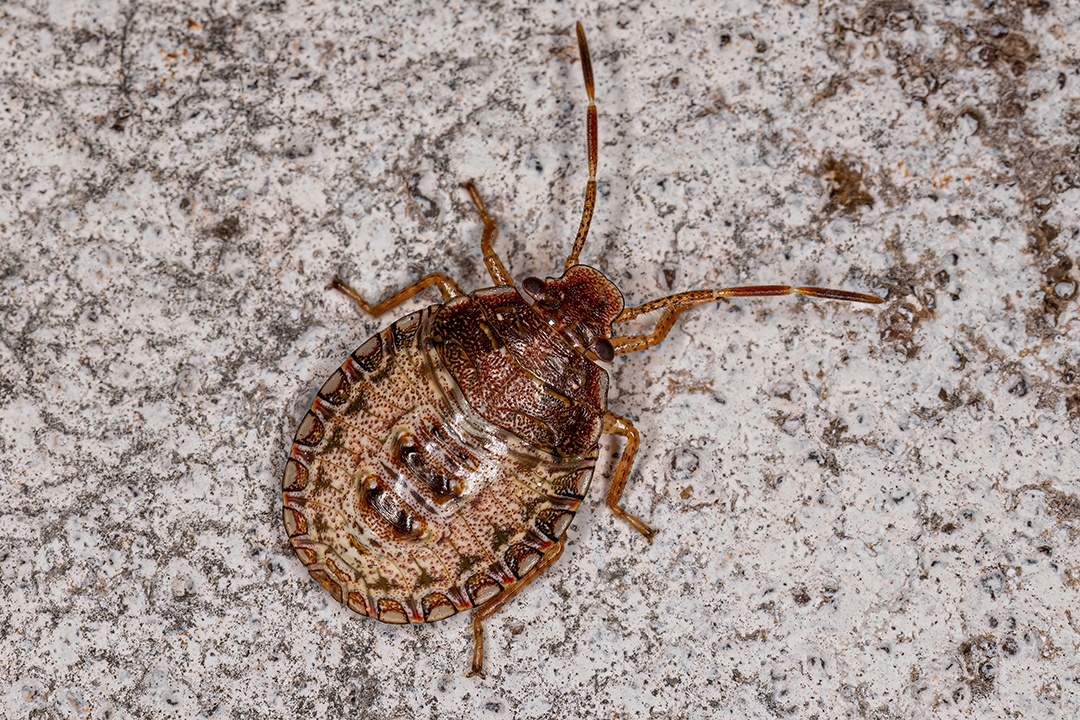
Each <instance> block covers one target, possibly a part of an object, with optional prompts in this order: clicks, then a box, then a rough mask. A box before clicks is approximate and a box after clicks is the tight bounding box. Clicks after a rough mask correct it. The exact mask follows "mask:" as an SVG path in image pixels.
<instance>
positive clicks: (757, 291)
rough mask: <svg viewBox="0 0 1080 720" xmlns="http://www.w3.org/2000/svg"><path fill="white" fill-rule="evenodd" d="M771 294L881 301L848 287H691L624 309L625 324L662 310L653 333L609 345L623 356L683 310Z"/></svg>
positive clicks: (662, 331) (663, 330)
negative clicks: (727, 299) (714, 288)
mask: <svg viewBox="0 0 1080 720" xmlns="http://www.w3.org/2000/svg"><path fill="white" fill-rule="evenodd" d="M773 295H806V296H808V297H814V298H822V299H825V300H844V301H846V302H860V303H870V304H873V305H876V304H878V303H881V302H884V301H883V300H882V299H881V298H879V297H875V296H874V295H866V294H864V293H857V292H851V291H850V290H835V289H833V288H819V287H792V286H791V285H749V286H746V287H732V288H718V289H716V290H691V291H690V292H684V293H679V294H678V295H669V296H668V297H665V298H660V299H659V300H653V301H651V302H647V303H645V304H644V305H639V306H637V307H635V308H626V309H625V310H623V311H622V313H620V314H619V317H617V318H615V322H616V323H624V322H629V321H630V320H633V319H634V318H636V317H638V316H639V315H644V314H645V313H650V312H654V311H656V310H663V311H664V312H663V314H662V315H660V319H659V320H657V321H656V326H655V327H654V328H653V330H652V332H649V333H646V334H643V335H622V336H619V337H613V338H611V345H612V347H614V348H615V354H616V355H622V354H624V353H628V352H634V351H635V350H644V349H645V348H647V347H652V346H653V345H656V344H657V343H659V342H661V341H662V340H663V339H664V338H665V337H667V334H668V331H670V330H671V326H672V325H674V324H675V320H676V319H677V318H678V317H679V315H680V314H682V312H683V311H685V310H689V309H690V308H694V307H697V306H698V305H704V304H706V303H710V302H715V301H717V300H720V299H722V298H730V297H768V296H773Z"/></svg>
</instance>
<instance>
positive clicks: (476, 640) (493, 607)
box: [465, 534, 566, 677]
mask: <svg viewBox="0 0 1080 720" xmlns="http://www.w3.org/2000/svg"><path fill="white" fill-rule="evenodd" d="M565 543H566V535H565V534H563V536H562V537H561V538H559V540H558V541H557V542H556V543H555V544H554V545H553V546H552V547H551V549H550V550H549V551H548V553H547V554H546V555H544V557H543V558H541V560H540V562H538V563H536V564H535V565H533V566H532V568H531V569H530V570H529V572H527V573H525V575H523V576H522V578H521V579H520V580H518V581H517V582H516V583H514V585H512V586H511V587H510V589H508V590H506V591H504V592H503V593H502V594H501V595H497V596H496V597H493V598H492V599H491V600H488V601H487V603H485V604H484V605H481V606H480V607H478V608H476V609H474V610H473V615H472V635H473V653H472V670H470V671H469V672H468V673H466V674H465V676H466V677H472V676H474V675H479V676H480V677H484V628H483V626H482V624H481V623H482V622H483V621H484V620H487V619H488V618H489V617H491V616H492V615H494V614H495V613H497V612H498V611H499V610H501V609H502V607H503V605H505V604H506V603H508V602H510V600H511V599H512V598H513V597H514V596H515V595H517V594H518V593H519V592H521V591H522V590H524V589H525V586H526V585H528V584H529V583H531V582H532V581H533V580H535V579H536V578H537V577H539V576H540V575H541V574H542V573H543V572H544V571H545V570H547V569H548V568H549V567H551V566H552V565H553V564H555V561H556V560H558V559H559V556H560V555H562V551H563V546H564V544H565Z"/></svg>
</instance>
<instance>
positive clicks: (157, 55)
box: [0, 0, 1080, 720]
mask: <svg viewBox="0 0 1080 720" xmlns="http://www.w3.org/2000/svg"><path fill="white" fill-rule="evenodd" d="M943 6H945V7H943ZM577 19H580V20H582V21H583V23H584V24H585V27H586V29H587V32H588V37H589V41H590V43H591V47H592V52H593V63H594V68H595V71H596V83H597V94H598V104H599V109H600V137H601V148H600V178H601V183H600V198H599V206H598V211H597V214H596V218H595V222H594V231H593V235H592V239H591V242H590V243H589V245H588V246H587V247H586V250H585V253H584V255H583V260H584V261H585V262H587V263H592V264H595V265H596V266H598V267H599V268H601V269H602V270H604V271H605V272H606V273H608V274H609V275H610V276H611V277H612V278H613V279H614V280H616V282H617V283H619V285H620V286H621V287H622V288H623V290H624V292H625V295H626V297H627V301H628V303H630V304H637V303H640V302H644V301H646V300H649V299H652V298H655V297H658V296H661V295H665V294H668V293H670V292H676V291H679V290H686V289H692V288H700V287H709V286H717V285H734V284H747V283H773V282H787V281H795V282H799V283H818V284H822V285H828V286H834V287H844V288H848V289H853V290H869V291H873V292H877V293H879V294H881V295H887V299H888V302H887V304H886V305H883V306H879V307H877V308H867V307H865V306H854V305H846V304H839V303H828V302H815V301H806V300H794V299H791V298H781V299H764V300H757V301H745V302H738V303H725V304H720V305H717V306H711V307H708V308H702V309H699V310H697V311H694V312H693V313H689V314H687V316H686V317H684V318H683V319H682V320H681V321H680V322H679V324H678V325H677V326H676V327H675V329H674V330H673V331H672V333H671V335H670V336H669V338H668V339H667V341H666V342H665V343H664V344H662V345H661V346H659V347H657V348H654V349H651V350H648V351H645V352H642V353H638V354H636V355H630V356H626V357H623V358H619V359H617V360H616V362H615V363H614V364H613V368H614V369H613V382H612V387H613V390H612V394H611V406H612V408H613V409H614V410H615V411H617V412H620V413H623V414H626V415H627V416H629V417H630V418H632V419H633V420H634V422H635V423H636V424H637V427H638V428H639V430H640V431H641V435H642V438H643V442H642V448H641V452H640V456H639V460H638V463H637V469H636V471H635V473H634V474H633V476H632V477H631V480H630V484H629V487H628V490H627V493H626V505H627V507H628V508H630V509H631V510H632V511H634V512H636V513H639V514H640V515H642V516H644V517H645V518H647V519H648V520H649V521H650V522H651V523H652V524H653V525H654V526H655V527H657V528H659V529H660V530H661V534H660V535H658V536H657V538H656V540H655V541H654V542H653V543H652V544H651V545H649V544H647V543H646V542H645V541H644V540H643V539H642V538H641V537H640V536H638V535H637V534H636V533H634V532H633V531H632V530H631V529H630V528H628V527H626V526H625V525H624V524H622V523H620V522H617V521H616V520H615V519H614V518H613V517H612V516H611V515H610V514H609V513H608V512H606V511H605V509H604V507H603V502H602V497H603V492H604V491H605V488H606V483H605V482H604V478H606V477H607V476H608V475H609V474H610V470H611V461H610V459H608V460H607V467H606V469H605V471H604V472H602V473H601V475H600V479H598V481H597V484H596V485H597V487H596V488H595V489H594V491H593V495H592V496H591V498H590V499H589V501H588V502H587V504H586V506H585V508H584V510H583V512H582V513H581V514H580V515H579V517H578V519H577V521H576V522H575V524H574V525H573V527H572V529H571V532H570V537H571V540H570V543H569V546H568V549H567V552H566V554H565V555H564V557H563V559H562V560H561V561H560V562H559V563H558V564H557V565H556V566H555V567H554V568H552V569H551V571H550V572H548V573H547V574H546V575H544V576H543V577H542V578H541V579H540V580H538V581H537V582H536V583H535V584H534V585H533V586H532V587H530V588H529V589H528V590H527V591H526V592H524V593H523V594H522V595H521V596H520V597H519V598H518V599H516V600H515V601H514V602H513V603H512V604H511V605H510V606H509V607H508V608H507V609H506V610H505V611H504V612H502V613H500V614H498V615H497V616H495V617H494V618H493V619H492V620H491V621H489V623H488V624H487V637H488V652H487V669H488V676H487V678H486V679H484V680H480V679H475V678H468V679H467V678H465V677H463V671H464V670H465V669H466V667H467V662H468V653H469V650H470V648H471V643H470V640H469V626H468V623H467V621H466V619H465V618H461V617H459V618H455V619H452V620H449V621H447V622H443V623H439V624H435V625H431V626H423V627H408V628H399V627H390V626H384V625H381V624H379V623H377V622H374V621H371V620H368V619H362V618H357V617H355V616H352V615H351V614H350V613H349V612H347V611H346V610H344V609H342V608H341V607H339V606H337V605H335V604H334V603H333V601H332V599H331V598H330V597H329V596H328V595H327V594H326V593H325V592H324V591H323V590H322V589H321V588H320V587H319V586H318V585H317V584H316V583H315V582H313V581H312V580H311V579H310V578H309V577H308V576H307V573H306V572H305V571H304V569H303V567H302V566H301V565H300V563H299V562H298V560H297V559H296V558H295V557H293V556H292V555H291V554H290V553H289V552H288V551H287V549H286V546H285V536H284V532H283V529H282V525H281V519H280V513H281V508H280V491H279V483H280V475H281V472H282V470H283V466H284V457H285V452H286V450H287V448H288V446H289V442H290V438H291V436H292V433H293V430H294V429H295V427H296V424H297V422H298V420H299V419H300V417H301V416H302V414H303V411H304V409H305V407H306V405H307V403H308V402H309V401H310V398H311V396H312V394H313V393H314V391H315V390H316V389H317V388H318V387H319V385H320V383H321V382H322V380H323V378H324V377H326V376H327V375H328V374H329V373H330V372H331V371H332V370H333V369H334V368H335V367H336V366H337V365H338V364H339V363H340V362H341V360H342V358H343V357H344V356H345V355H346V354H347V353H348V352H350V351H351V350H352V349H353V348H354V347H355V346H356V345H358V344H359V343H360V342H361V341H362V340H363V339H364V338H365V337H367V336H368V335H369V334H371V333H372V332H374V331H376V330H377V329H379V328H380V327H382V326H383V325H385V324H386V322H389V319H379V320H374V319H371V318H367V317H361V316H358V315H357V313H356V312H355V311H354V309H353V307H351V306H350V304H349V303H348V302H347V301H346V300H344V299H343V298H342V297H340V296H338V295H336V294H334V293H331V292H327V291H325V290H324V286H325V284H326V282H327V281H328V280H329V279H330V278H331V277H332V276H333V275H334V274H335V273H340V274H341V275H342V276H343V277H346V278H348V279H349V281H350V282H352V283H354V284H355V286H356V287H357V288H358V289H360V290H361V291H362V292H363V293H364V294H365V295H366V296H367V297H369V298H379V297H382V296H385V295H387V294H388V293H390V292H392V291H393V290H396V289H398V288H400V287H402V286H404V285H406V284H407V283H409V282H410V281H411V280H413V279H415V278H417V277H418V276H420V275H421V274H423V273H426V272H434V271H443V272H447V273H448V274H450V275H452V276H453V277H455V278H457V279H458V280H459V281H460V282H461V283H462V285H463V286H465V287H479V286H483V285H484V284H487V282H488V281H487V279H486V276H485V273H484V269H483V265H482V262H481V257H480V251H479V234H480V227H479V223H478V222H477V219H476V216H475V214H474V213H473V211H472V209H471V208H470V206H469V204H468V202H467V198H466V197H465V195H464V193H463V192H462V191H461V190H460V189H459V188H458V183H459V182H460V181H462V180H464V179H467V178H474V179H476V181H477V183H478V186H479V187H480V189H481V191H482V193H483V194H484V196H485V197H486V198H487V201H488V204H489V208H490V210H491V211H492V212H493V213H494V214H495V215H496V216H497V217H498V219H499V223H500V229H501V233H502V234H501V237H500V239H499V241H498V250H499V252H500V253H501V254H502V256H503V258H505V260H506V262H507V264H508V266H509V267H510V269H511V271H512V273H513V274H514V275H515V277H519V278H520V277H525V276H526V275H532V274H539V275H542V274H550V273H553V272H555V271H556V270H557V269H558V268H559V267H560V263H561V259H562V258H563V257H565V253H566V252H567V249H568V247H569V243H570V239H571V238H572V236H573V232H574V230H575V229H576V226H577V221H578V213H579V207H580V198H581V193H582V190H583V187H584V182H585V164H584V161H585V158H584V129H583V128H584V113H585V105H586V102H585V93H584V89H583V87H582V83H581V79H580V69H579V64H578V62H577V58H576V52H577V51H576V48H575V46H574V42H573V36H572V25H573V22H574V21H575V20H577ZM1078 57H1080V7H1078V6H1077V4H1076V3H1074V2H1065V1H1061V2H1054V1H1051V2H1045V3H1044V2H1040V0H1029V1H1027V2H1021V1H1020V0H997V1H996V2H995V1H994V0H988V1H985V2H984V1H983V0H978V1H977V2H976V1H970V2H954V3H936V2H895V1H892V0H889V1H885V0H863V1H862V2H856V3H854V4H849V3H838V2H829V1H828V0H826V2H823V3H806V2H787V3H781V2H774V3H766V4H759V3H747V2H741V1H736V0H728V1H726V2H717V1H716V0H709V1H705V0H702V1H701V2H690V1H687V0H678V1H677V2H672V3H665V4H663V6H658V5H653V4H649V3H629V4H624V5H618V4H604V3H599V4H595V5H592V4H585V3H581V2H571V3H560V2H536V3H530V4H529V7H528V8H527V9H526V8H524V7H513V6H511V5H508V4H504V3H500V4H493V5H492V6H491V7H490V8H477V7H476V6H475V4H474V3H462V2H451V3H449V4H445V3H423V2H421V3H407V2H401V3H386V4H380V5H370V4H367V3H355V4H348V3H341V2H330V1H329V0H317V1H315V2H310V3H298V2H290V1H285V2H263V3H258V2H250V3H242V2H224V3H210V2H206V3H183V4H182V5H181V6H180V7H178V8H175V9H173V8H169V7H166V6H165V5H164V4H160V6H158V5H157V4H144V3H130V4H121V3H113V2H107V1H102V2H89V1H88V2H82V3H62V2H53V3H48V2H44V1H42V2H32V1H29V2H23V3H4V4H3V5H0V82H2V85H3V88H4V97H3V102H2V103H0V148H2V151H0V171H2V172H0V477H2V478H3V484H2V485H0V573H2V583H0V608H2V610H0V636H2V637H3V638H4V641H3V642H2V643H0V715H2V716H3V717H5V718H9V717H10V718H115V717H185V718H187V717H191V718H194V717H213V718H249V717H259V718H278V717H281V718H302V717H311V718H321V717H363V718H371V719H372V720H383V719H385V720H391V719H397V718H417V717H424V718H511V717H516V718H544V717H560V718H573V717H617V718H654V717H655V718H660V717H662V718H705V717H733V718H742V717H747V718H758V717H802V718H813V717H817V718H839V717H864V718H925V717H934V718H937V717H1024V718H1026V719H1027V720H1031V719H1032V718H1063V717H1075V716H1076V715H1077V714H1080V549H1078V548H1080V546H1078V543H1077V536H1078V534H1080V454H1078V450H1077V445H1078V440H1077V434H1078V430H1080V379H1078V375H1080V341H1078V331H1080V327H1078V323H1080V318H1078V302H1077V280H1078V278H1080V271H1078V270H1077V268H1076V267H1075V266H1073V265H1072V263H1075V262H1077V261H1078V260H1080V230H1078V226H1080V74H1078V67H1080V66H1078V63H1077V58H1078ZM860 173H861V176H860ZM421 304H422V303H421V301H420V300H417V301H416V302H412V303H409V304H408V305H407V306H404V307H402V308H401V313H404V312H407V311H409V310H411V309H415V308H416V307H419V306H420V305H421ZM618 447H619V445H618V444H617V443H615V442H611V443H606V444H605V448H607V450H608V451H609V452H610V451H612V450H617V449H618ZM606 457H608V458H610V455H608V456H606Z"/></svg>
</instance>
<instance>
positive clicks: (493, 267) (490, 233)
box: [461, 180, 514, 285]
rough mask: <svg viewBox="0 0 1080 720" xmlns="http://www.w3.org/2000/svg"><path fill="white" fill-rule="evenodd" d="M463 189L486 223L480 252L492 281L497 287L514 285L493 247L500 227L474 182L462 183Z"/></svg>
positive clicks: (482, 220) (481, 238)
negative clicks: (487, 208) (488, 212)
mask: <svg viewBox="0 0 1080 720" xmlns="http://www.w3.org/2000/svg"><path fill="white" fill-rule="evenodd" d="M461 187H463V188H465V189H466V190H468V192H469V197H470V198H471V199H472V203H473V206H474V207H475V208H476V212H477V213H479V214H480V220H481V222H483V223H484V234H483V235H482V236H481V237H480V250H481V252H483V253H484V264H485V265H487V269H488V274H489V275H491V279H492V280H494V281H495V284H496V285H513V284H514V279H513V278H512V277H510V273H509V272H507V270H506V266H505V265H503V263H502V260H500V259H499V256H498V255H496V254H495V249H494V248H493V247H492V244H493V243H494V242H495V238H496V237H497V236H498V235H499V227H498V226H497V225H496V224H495V220H493V219H492V217H491V216H490V215H488V214H487V210H486V209H485V208H484V200H483V198H481V197H480V193H479V191H477V189H476V186H475V185H473V183H472V181H471V180H470V181H469V182H464V183H461Z"/></svg>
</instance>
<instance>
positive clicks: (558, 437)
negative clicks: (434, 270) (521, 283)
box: [428, 287, 608, 457]
mask: <svg viewBox="0 0 1080 720" xmlns="http://www.w3.org/2000/svg"><path fill="white" fill-rule="evenodd" d="M428 337H429V340H430V342H431V343H432V344H433V345H434V347H435V348H436V349H437V351H438V354H439V357H440V358H441V359H442V362H443V363H444V365H445V366H446V368H447V370H449V372H450V373H451V374H452V375H453V377H454V379H455V380H456V382H457V384H458V385H459V386H460V388H461V392H462V394H463V396H464V398H465V401H466V402H467V403H468V405H469V407H470V408H471V409H472V410H473V411H474V412H476V413H478V414H479V415H481V416H482V417H483V418H484V419H486V420H487V421H489V422H491V423H492V424H494V425H497V426H498V427H500V428H503V429H504V430H506V431H507V432H510V433H513V434H514V435H516V436H517V437H519V438H521V439H522V440H524V441H525V442H526V443H528V444H529V445H532V446H533V447H535V448H537V449H539V450H543V451H545V452H550V453H552V454H554V455H557V456H560V457H573V456H577V455H582V454H587V453H589V452H590V451H591V450H593V449H594V448H595V447H596V444H597V442H598V441H599V438H600V434H601V431H602V427H603V421H602V416H603V413H604V409H605V407H606V404H607V389H608V377H607V373H606V372H605V371H604V370H603V369H602V368H601V367H599V366H598V365H596V364H595V363H593V362H591V361H590V360H588V359H587V358H585V357H584V356H583V355H582V354H581V353H579V352H578V351H576V350H575V349H574V348H573V347H572V346H571V345H569V344H568V343H567V342H566V341H565V340H564V339H563V338H562V336H561V335H560V334H559V333H557V332H555V331H554V330H552V328H551V327H550V326H549V325H548V323H547V322H545V320H544V319H543V318H542V317H541V316H540V315H539V314H537V312H536V311H535V310H534V309H533V308H532V307H530V306H529V305H528V303H526V302H525V300H524V298H522V297H521V295H520V294H519V293H518V291H517V290H516V289H514V288H512V287H494V288H487V289H484V290H478V291H476V292H474V293H472V294H471V295H468V296H463V297H459V298H455V299H453V300H451V301H450V302H448V303H446V305H444V306H442V307H441V308H439V309H438V311H437V312H436V314H435V316H434V317H433V318H432V321H431V329H430V335H429V336H428Z"/></svg>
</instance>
